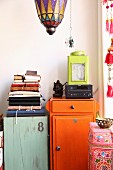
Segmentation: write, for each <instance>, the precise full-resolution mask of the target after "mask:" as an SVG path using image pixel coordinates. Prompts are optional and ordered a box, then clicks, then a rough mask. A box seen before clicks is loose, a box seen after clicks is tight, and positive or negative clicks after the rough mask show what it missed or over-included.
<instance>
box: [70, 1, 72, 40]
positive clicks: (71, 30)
mask: <svg viewBox="0 0 113 170" xmlns="http://www.w3.org/2000/svg"><path fill="white" fill-rule="evenodd" d="M71 17H72V2H71V0H70V37H71V31H72V19H71Z"/></svg>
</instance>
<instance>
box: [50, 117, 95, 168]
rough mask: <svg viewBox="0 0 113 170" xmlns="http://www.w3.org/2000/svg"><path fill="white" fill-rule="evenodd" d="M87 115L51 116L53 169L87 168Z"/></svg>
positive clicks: (88, 118)
mask: <svg viewBox="0 0 113 170" xmlns="http://www.w3.org/2000/svg"><path fill="white" fill-rule="evenodd" d="M92 120H93V117H92V115H89V116H53V155H54V156H53V161H54V170H75V169H79V170H87V169H88V131H89V122H90V121H92Z"/></svg>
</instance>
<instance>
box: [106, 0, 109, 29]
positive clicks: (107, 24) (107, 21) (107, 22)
mask: <svg viewBox="0 0 113 170" xmlns="http://www.w3.org/2000/svg"><path fill="white" fill-rule="evenodd" d="M108 9H109V5H108V0H107V5H106V31H108V32H109V19H108Z"/></svg>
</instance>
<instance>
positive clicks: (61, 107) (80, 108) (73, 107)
mask: <svg viewBox="0 0 113 170" xmlns="http://www.w3.org/2000/svg"><path fill="white" fill-rule="evenodd" d="M93 111H94V101H84V100H83V101H52V112H93Z"/></svg>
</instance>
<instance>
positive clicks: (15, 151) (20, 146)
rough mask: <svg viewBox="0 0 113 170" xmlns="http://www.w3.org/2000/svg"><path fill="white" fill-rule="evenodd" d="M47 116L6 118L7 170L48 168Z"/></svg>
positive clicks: (5, 147) (40, 169)
mask: <svg viewBox="0 0 113 170" xmlns="http://www.w3.org/2000/svg"><path fill="white" fill-rule="evenodd" d="M47 130H48V128H47V117H27V118H26V117H18V118H17V124H16V122H15V118H4V163H5V170H9V169H11V170H31V169H32V170H47V169H48V154H47V153H48V150H47Z"/></svg>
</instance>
